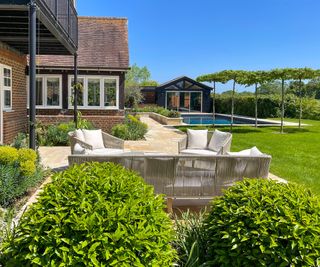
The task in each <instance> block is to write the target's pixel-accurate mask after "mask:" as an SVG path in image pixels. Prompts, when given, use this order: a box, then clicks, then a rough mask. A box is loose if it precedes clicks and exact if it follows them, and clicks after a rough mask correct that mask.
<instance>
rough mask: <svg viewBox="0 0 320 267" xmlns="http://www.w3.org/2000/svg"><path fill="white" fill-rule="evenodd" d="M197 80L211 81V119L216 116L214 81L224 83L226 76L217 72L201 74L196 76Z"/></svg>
mask: <svg viewBox="0 0 320 267" xmlns="http://www.w3.org/2000/svg"><path fill="white" fill-rule="evenodd" d="M197 81H198V82H212V83H213V87H212V89H213V97H212V115H213V121H214V120H215V118H216V107H215V102H216V83H217V82H219V83H226V82H227V80H226V77H224V76H222V75H220V74H219V73H212V74H207V75H202V76H199V77H198V78H197Z"/></svg>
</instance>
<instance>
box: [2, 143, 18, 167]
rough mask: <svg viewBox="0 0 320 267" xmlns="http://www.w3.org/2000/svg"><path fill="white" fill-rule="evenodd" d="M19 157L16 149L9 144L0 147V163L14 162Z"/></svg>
mask: <svg viewBox="0 0 320 267" xmlns="http://www.w3.org/2000/svg"><path fill="white" fill-rule="evenodd" d="M18 158H19V154H18V150H17V149H16V148H14V147H10V146H2V147H0V164H14V163H15V162H16V161H17V160H18Z"/></svg>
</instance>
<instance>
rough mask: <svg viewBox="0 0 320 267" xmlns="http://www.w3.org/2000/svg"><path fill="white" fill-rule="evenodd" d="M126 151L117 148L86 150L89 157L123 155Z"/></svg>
mask: <svg viewBox="0 0 320 267" xmlns="http://www.w3.org/2000/svg"><path fill="white" fill-rule="evenodd" d="M123 152H124V151H123V149H117V148H100V149H94V150H90V149H86V154H87V155H99V156H100V155H101V156H109V155H117V154H122V153H123Z"/></svg>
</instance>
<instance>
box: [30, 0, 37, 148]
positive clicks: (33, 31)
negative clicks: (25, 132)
mask: <svg viewBox="0 0 320 267" xmlns="http://www.w3.org/2000/svg"><path fill="white" fill-rule="evenodd" d="M36 12H37V5H36V3H35V1H34V0H31V1H30V5H29V147H30V148H31V149H33V150H35V149H36V49H37V13H36Z"/></svg>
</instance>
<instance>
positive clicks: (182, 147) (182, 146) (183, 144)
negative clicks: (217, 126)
mask: <svg viewBox="0 0 320 267" xmlns="http://www.w3.org/2000/svg"><path fill="white" fill-rule="evenodd" d="M225 134H226V135H227V138H226V141H225V142H224V144H223V145H222V146H221V148H220V150H219V151H216V152H213V151H212V153H210V154H217V155H225V154H227V152H229V151H230V148H231V142H232V134H231V133H225ZM212 135H213V132H208V134H207V140H208V144H209V142H210V140H211V137H212ZM187 150H188V136H186V137H184V138H183V139H182V140H180V141H179V142H178V152H179V154H188V153H185V152H184V151H187ZM206 151H208V152H209V151H210V150H209V149H206ZM204 152H205V151H204ZM210 152H211V151H210ZM199 154H202V151H201V150H199ZM208 156H209V155H208Z"/></svg>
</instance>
